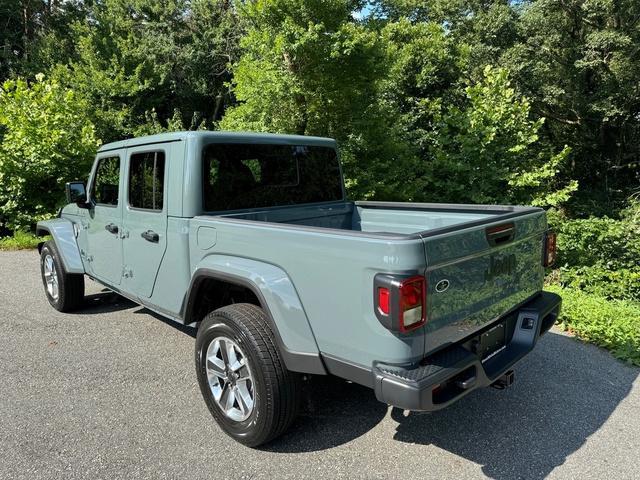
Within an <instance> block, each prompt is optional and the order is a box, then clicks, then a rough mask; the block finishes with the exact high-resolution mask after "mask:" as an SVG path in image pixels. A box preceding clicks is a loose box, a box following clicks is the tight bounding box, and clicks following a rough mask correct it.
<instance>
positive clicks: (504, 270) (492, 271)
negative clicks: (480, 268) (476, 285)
mask: <svg viewBox="0 0 640 480" xmlns="http://www.w3.org/2000/svg"><path fill="white" fill-rule="evenodd" d="M515 270H516V256H515V254H513V253H512V254H511V255H507V256H506V257H499V256H498V255H491V258H490V260H489V268H488V269H486V270H485V271H484V280H485V282H488V281H489V280H492V279H494V278H496V277H499V276H500V275H510V274H512V273H513V272H514V271H515Z"/></svg>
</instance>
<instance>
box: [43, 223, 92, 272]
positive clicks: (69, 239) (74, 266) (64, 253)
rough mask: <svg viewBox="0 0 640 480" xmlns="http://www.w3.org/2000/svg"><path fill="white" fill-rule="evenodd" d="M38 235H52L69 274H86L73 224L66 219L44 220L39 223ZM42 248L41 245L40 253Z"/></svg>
mask: <svg viewBox="0 0 640 480" xmlns="http://www.w3.org/2000/svg"><path fill="white" fill-rule="evenodd" d="M36 235H38V236H40V237H42V236H45V235H51V237H52V238H53V241H54V243H55V244H56V247H57V248H58V253H59V254H60V256H61V257H62V263H63V264H64V269H65V270H66V271H67V273H85V272H84V266H83V265H82V258H80V251H79V250H78V243H77V242H76V233H75V230H74V228H73V223H71V222H70V221H69V220H67V219H65V218H54V219H51V220H44V221H42V222H38V225H37V226H36ZM41 248H42V245H39V246H38V251H40V250H41Z"/></svg>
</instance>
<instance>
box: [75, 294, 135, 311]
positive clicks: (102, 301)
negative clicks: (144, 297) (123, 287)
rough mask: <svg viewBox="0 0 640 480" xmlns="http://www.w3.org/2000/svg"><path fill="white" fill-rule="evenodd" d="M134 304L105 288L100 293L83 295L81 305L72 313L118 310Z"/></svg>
mask: <svg viewBox="0 0 640 480" xmlns="http://www.w3.org/2000/svg"><path fill="white" fill-rule="evenodd" d="M134 306H136V304H135V303H134V302H132V301H131V300H129V299H127V298H125V297H122V296H120V295H118V294H117V293H115V292H112V291H111V290H108V289H106V288H105V289H103V290H102V291H101V292H100V293H93V294H89V295H85V297H84V303H83V305H82V307H81V308H80V309H78V310H76V311H75V312H72V313H74V314H81V315H94V314H97V313H110V312H119V311H120V310H127V309H128V308H132V307H134Z"/></svg>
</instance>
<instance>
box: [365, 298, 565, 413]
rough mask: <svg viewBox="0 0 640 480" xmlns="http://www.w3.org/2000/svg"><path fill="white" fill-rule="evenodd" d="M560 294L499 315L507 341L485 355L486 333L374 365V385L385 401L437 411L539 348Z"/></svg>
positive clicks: (405, 406) (486, 384)
mask: <svg viewBox="0 0 640 480" xmlns="http://www.w3.org/2000/svg"><path fill="white" fill-rule="evenodd" d="M561 303H562V299H561V298H560V296H558V295H556V294H554V293H550V292H541V293H540V295H538V296H536V297H535V298H533V299H532V300H530V301H529V302H527V303H526V304H524V305H523V306H521V307H520V308H519V309H518V310H516V311H515V312H512V313H510V314H508V315H506V316H505V317H503V318H500V319H498V320H496V321H495V322H494V323H493V324H492V325H490V326H488V327H487V328H486V329H484V331H487V330H490V329H491V328H492V327H493V326H495V325H498V324H500V323H502V322H504V323H505V325H506V329H507V330H506V331H507V333H506V342H505V345H504V347H502V348H501V349H500V350H498V351H497V352H496V353H494V354H493V355H490V356H488V357H487V358H485V359H484V360H481V358H480V356H479V354H477V353H473V344H474V342H475V341H477V339H478V338H479V337H480V335H482V333H483V332H479V333H478V334H476V335H475V336H474V337H472V338H470V339H466V340H464V341H462V342H460V343H459V344H456V345H453V346H450V347H447V348H446V349H444V350H441V351H440V352H438V353H436V354H434V355H432V356H430V357H427V358H425V359H424V360H423V361H421V362H420V363H418V364H414V365H388V364H384V363H379V362H376V363H375V364H374V366H373V372H372V374H373V376H374V390H375V393H376V397H377V398H378V400H380V401H381V402H384V403H387V404H389V405H393V406H396V407H400V408H403V409H405V410H422V411H433V410H439V409H441V408H444V407H446V406H448V405H450V404H451V403H453V402H455V401H456V400H459V399H460V398H462V397H463V396H465V395H466V394H467V393H469V392H472V391H473V390H475V389H477V388H481V387H486V386H489V385H491V384H492V383H494V382H496V380H498V379H499V378H500V377H501V376H502V375H504V373H505V372H507V371H508V370H509V369H510V368H511V367H512V366H513V365H514V364H515V363H516V362H517V361H518V360H520V359H521V358H522V357H524V356H525V355H526V354H527V353H529V352H530V351H531V350H533V347H535V345H536V342H537V341H538V338H540V336H541V335H543V334H544V333H546V332H547V331H548V330H549V329H550V328H551V327H552V326H553V324H554V323H555V322H556V319H557V318H558V314H559V313H560V305H561Z"/></svg>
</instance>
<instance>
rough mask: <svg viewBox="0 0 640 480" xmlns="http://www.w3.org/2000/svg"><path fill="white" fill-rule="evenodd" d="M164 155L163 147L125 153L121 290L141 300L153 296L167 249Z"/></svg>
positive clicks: (165, 169) (138, 149) (141, 148)
mask: <svg viewBox="0 0 640 480" xmlns="http://www.w3.org/2000/svg"><path fill="white" fill-rule="evenodd" d="M167 154H168V152H167V151H166V150H165V149H164V147H162V146H157V147H149V146H145V147H137V148H132V149H128V150H127V157H128V158H127V168H126V172H127V175H126V177H127V181H126V194H125V196H126V206H125V209H124V230H125V233H124V235H125V239H124V243H123V245H124V273H123V275H124V279H123V287H124V288H125V290H127V291H131V292H133V293H135V294H136V295H138V296H140V297H150V296H151V294H152V293H153V286H154V284H155V280H156V275H157V274H158V269H159V268H160V262H161V261H162V257H163V255H164V251H165V249H166V247H167V205H166V202H165V199H166V188H167V186H166V184H165V178H168V174H167V170H168V168H169V163H168V162H167V161H166V157H167Z"/></svg>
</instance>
